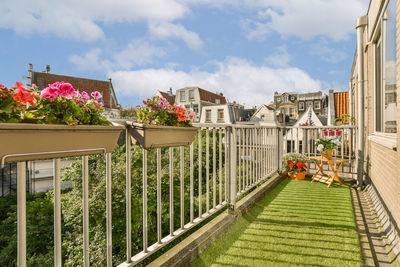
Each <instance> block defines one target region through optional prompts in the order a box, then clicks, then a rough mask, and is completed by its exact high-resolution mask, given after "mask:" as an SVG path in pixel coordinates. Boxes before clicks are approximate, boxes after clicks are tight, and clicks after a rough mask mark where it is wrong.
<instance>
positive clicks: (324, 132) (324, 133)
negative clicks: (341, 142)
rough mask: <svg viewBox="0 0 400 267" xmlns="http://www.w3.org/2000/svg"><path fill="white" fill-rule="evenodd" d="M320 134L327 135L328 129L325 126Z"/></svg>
mask: <svg viewBox="0 0 400 267" xmlns="http://www.w3.org/2000/svg"><path fill="white" fill-rule="evenodd" d="M322 134H323V135H324V136H327V135H328V129H326V128H325V130H324V131H323V132H322Z"/></svg>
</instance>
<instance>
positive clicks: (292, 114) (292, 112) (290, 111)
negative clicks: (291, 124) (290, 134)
mask: <svg viewBox="0 0 400 267" xmlns="http://www.w3.org/2000/svg"><path fill="white" fill-rule="evenodd" d="M289 116H290V117H294V108H289Z"/></svg>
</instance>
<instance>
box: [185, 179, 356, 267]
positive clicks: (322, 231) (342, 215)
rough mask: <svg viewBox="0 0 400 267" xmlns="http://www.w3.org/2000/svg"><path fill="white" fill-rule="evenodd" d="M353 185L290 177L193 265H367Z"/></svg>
mask: <svg viewBox="0 0 400 267" xmlns="http://www.w3.org/2000/svg"><path fill="white" fill-rule="evenodd" d="M362 265H363V261H362V257H361V249H360V246H359V240H358V234H357V228H356V225H355V221H354V214H353V207H352V201H351V195H350V189H349V186H348V185H339V184H338V183H334V184H333V185H332V187H331V188H328V187H327V185H326V184H322V183H318V182H315V183H310V180H305V181H291V180H288V179H287V180H285V181H283V182H282V183H280V184H279V185H278V186H277V187H276V188H275V189H274V190H273V191H271V192H270V193H268V194H267V196H266V197H265V198H264V199H263V200H261V201H260V202H259V203H257V204H256V206H255V207H254V208H252V209H251V211H250V212H249V213H247V214H246V215H244V216H243V217H242V218H240V219H239V220H238V221H237V222H236V223H235V225H233V226H232V228H231V229H230V230H229V231H228V232H227V233H225V234H224V235H223V236H222V237H221V238H219V239H218V240H217V241H215V242H214V243H213V244H211V245H210V246H209V247H208V248H207V249H206V250H205V251H204V252H203V253H202V254H201V255H200V256H199V257H198V258H197V259H196V260H195V261H194V262H193V263H192V264H191V266H362Z"/></svg>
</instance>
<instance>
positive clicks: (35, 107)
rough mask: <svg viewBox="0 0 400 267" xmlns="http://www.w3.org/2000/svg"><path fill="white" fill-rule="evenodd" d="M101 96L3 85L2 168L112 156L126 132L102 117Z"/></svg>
mask: <svg viewBox="0 0 400 267" xmlns="http://www.w3.org/2000/svg"><path fill="white" fill-rule="evenodd" d="M101 97H102V96H101V94H100V93H99V92H93V93H92V94H91V96H89V95H88V94H87V93H86V92H79V91H77V90H75V89H74V88H73V87H72V85H71V84H69V83H64V82H56V83H54V84H51V85H49V86H48V87H47V88H45V89H44V90H42V91H41V92H40V93H39V92H38V91H37V88H36V87H35V86H32V88H28V89H26V88H24V86H23V84H22V83H19V82H17V83H16V84H15V86H14V87H10V88H7V87H5V86H3V85H0V147H1V150H0V159H1V163H2V164H4V163H5V162H12V161H26V160H34V159H35V160H36V159H46V158H57V157H69V156H78V155H91V154H100V153H104V152H111V151H112V150H113V149H114V146H115V144H116V142H117V140H118V137H119V134H120V132H121V130H123V129H124V127H122V126H119V127H117V126H111V123H110V122H109V121H108V120H107V119H106V118H105V117H104V116H103V115H102V112H103V111H104V109H103V104H102V103H101V101H100V99H101Z"/></svg>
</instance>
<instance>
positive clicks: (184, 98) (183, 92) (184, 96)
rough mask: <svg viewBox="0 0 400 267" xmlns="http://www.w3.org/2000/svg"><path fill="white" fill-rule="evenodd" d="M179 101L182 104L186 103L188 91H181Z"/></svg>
mask: <svg viewBox="0 0 400 267" xmlns="http://www.w3.org/2000/svg"><path fill="white" fill-rule="evenodd" d="M182 96H183V97H182ZM179 100H180V101H181V102H186V91H180V92H179Z"/></svg>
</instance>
